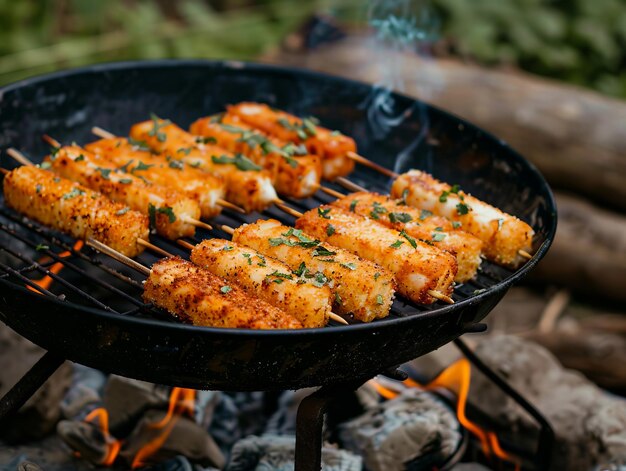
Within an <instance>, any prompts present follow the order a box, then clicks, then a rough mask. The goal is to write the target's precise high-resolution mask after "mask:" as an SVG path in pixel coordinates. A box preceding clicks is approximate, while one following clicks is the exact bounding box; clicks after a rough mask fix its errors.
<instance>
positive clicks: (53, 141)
mask: <svg viewBox="0 0 626 471" xmlns="http://www.w3.org/2000/svg"><path fill="white" fill-rule="evenodd" d="M43 140H44V141H46V142H47V143H48V144H50V145H53V146H55V147H59V146H60V145H61V143H60V142H59V141H57V140H56V139H54V138H53V137H50V136H48V135H47V134H44V136H43ZM7 153H9V155H10V156H11V157H13V158H14V159H15V160H17V161H18V162H20V163H24V165H32V164H33V163H32V162H31V161H30V160H28V159H27V158H26V157H25V156H24V155H23V154H21V153H20V152H19V151H17V150H15V149H13V148H11V149H9V150H8V151H7ZM25 162H28V164H26V163H25ZM239 209H241V208H239ZM181 220H182V221H183V222H186V223H187V224H191V225H192V226H195V227H200V228H202V229H206V230H208V231H210V230H212V229H213V226H211V225H210V224H207V223H206V222H203V221H200V220H199V219H195V218H192V217H189V216H187V217H184V218H181Z"/></svg>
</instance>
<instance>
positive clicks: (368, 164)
mask: <svg viewBox="0 0 626 471" xmlns="http://www.w3.org/2000/svg"><path fill="white" fill-rule="evenodd" d="M346 156H347V157H348V158H349V159H352V160H354V161H355V162H358V163H360V164H361V165H365V166H366V167H369V168H371V169H374V170H376V171H377V172H379V173H382V174H383V175H387V176H388V177H389V178H398V174H397V173H396V172H394V171H393V170H389V169H388V168H385V167H383V166H382V165H378V164H377V163H376V162H372V161H371V160H368V159H366V158H365V157H363V156H362V155H359V154H357V153H356V152H348V153H347V154H346Z"/></svg>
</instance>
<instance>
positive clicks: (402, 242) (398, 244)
mask: <svg viewBox="0 0 626 471" xmlns="http://www.w3.org/2000/svg"><path fill="white" fill-rule="evenodd" d="M402 244H404V241H403V240H396V241H395V242H394V243H393V244H391V245H390V246H389V247H393V248H394V249H397V248H398V247H400V246H401V245H402Z"/></svg>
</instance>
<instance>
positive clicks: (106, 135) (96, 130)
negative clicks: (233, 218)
mask: <svg viewBox="0 0 626 471" xmlns="http://www.w3.org/2000/svg"><path fill="white" fill-rule="evenodd" d="M91 132H92V133H93V134H95V135H96V136H98V137H102V138H103V139H115V138H116V137H117V136H116V135H115V134H113V133H112V132H109V131H107V130H106V129H102V128H101V127H99V126H94V127H92V128H91ZM217 204H218V206H221V207H222V208H227V209H230V210H232V211H237V212H238V213H240V214H247V213H246V210H245V209H243V208H240V207H239V206H237V205H236V204H233V203H231V202H230V201H226V200H225V199H224V198H218V199H217Z"/></svg>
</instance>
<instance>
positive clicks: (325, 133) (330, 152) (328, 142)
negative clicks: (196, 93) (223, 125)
mask: <svg viewBox="0 0 626 471" xmlns="http://www.w3.org/2000/svg"><path fill="white" fill-rule="evenodd" d="M228 113H229V114H234V115H237V116H239V117H240V118H241V120H242V121H244V122H246V123H248V124H249V125H251V126H254V127H255V128H257V129H260V130H261V131H263V132H265V133H267V134H268V135H270V136H275V137H277V138H279V139H282V140H283V141H286V142H293V143H295V144H304V145H305V146H306V148H307V150H308V151H309V152H310V153H311V154H315V155H319V156H320V157H321V158H322V169H323V174H324V178H326V179H327V180H334V179H335V178H337V177H343V176H346V175H348V174H349V173H350V172H352V170H354V161H352V159H350V158H349V157H348V154H349V153H351V152H356V143H355V142H354V139H352V138H351V137H348V136H344V135H343V134H341V133H339V132H337V131H331V130H330V129H326V128H323V127H321V126H318V123H317V120H316V119H315V118H304V119H300V118H298V117H296V116H293V115H291V114H289V113H285V112H284V111H279V110H275V109H273V108H270V107H269V106H268V105H264V104H261V103H249V102H243V103H238V104H236V105H232V106H229V107H228Z"/></svg>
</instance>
